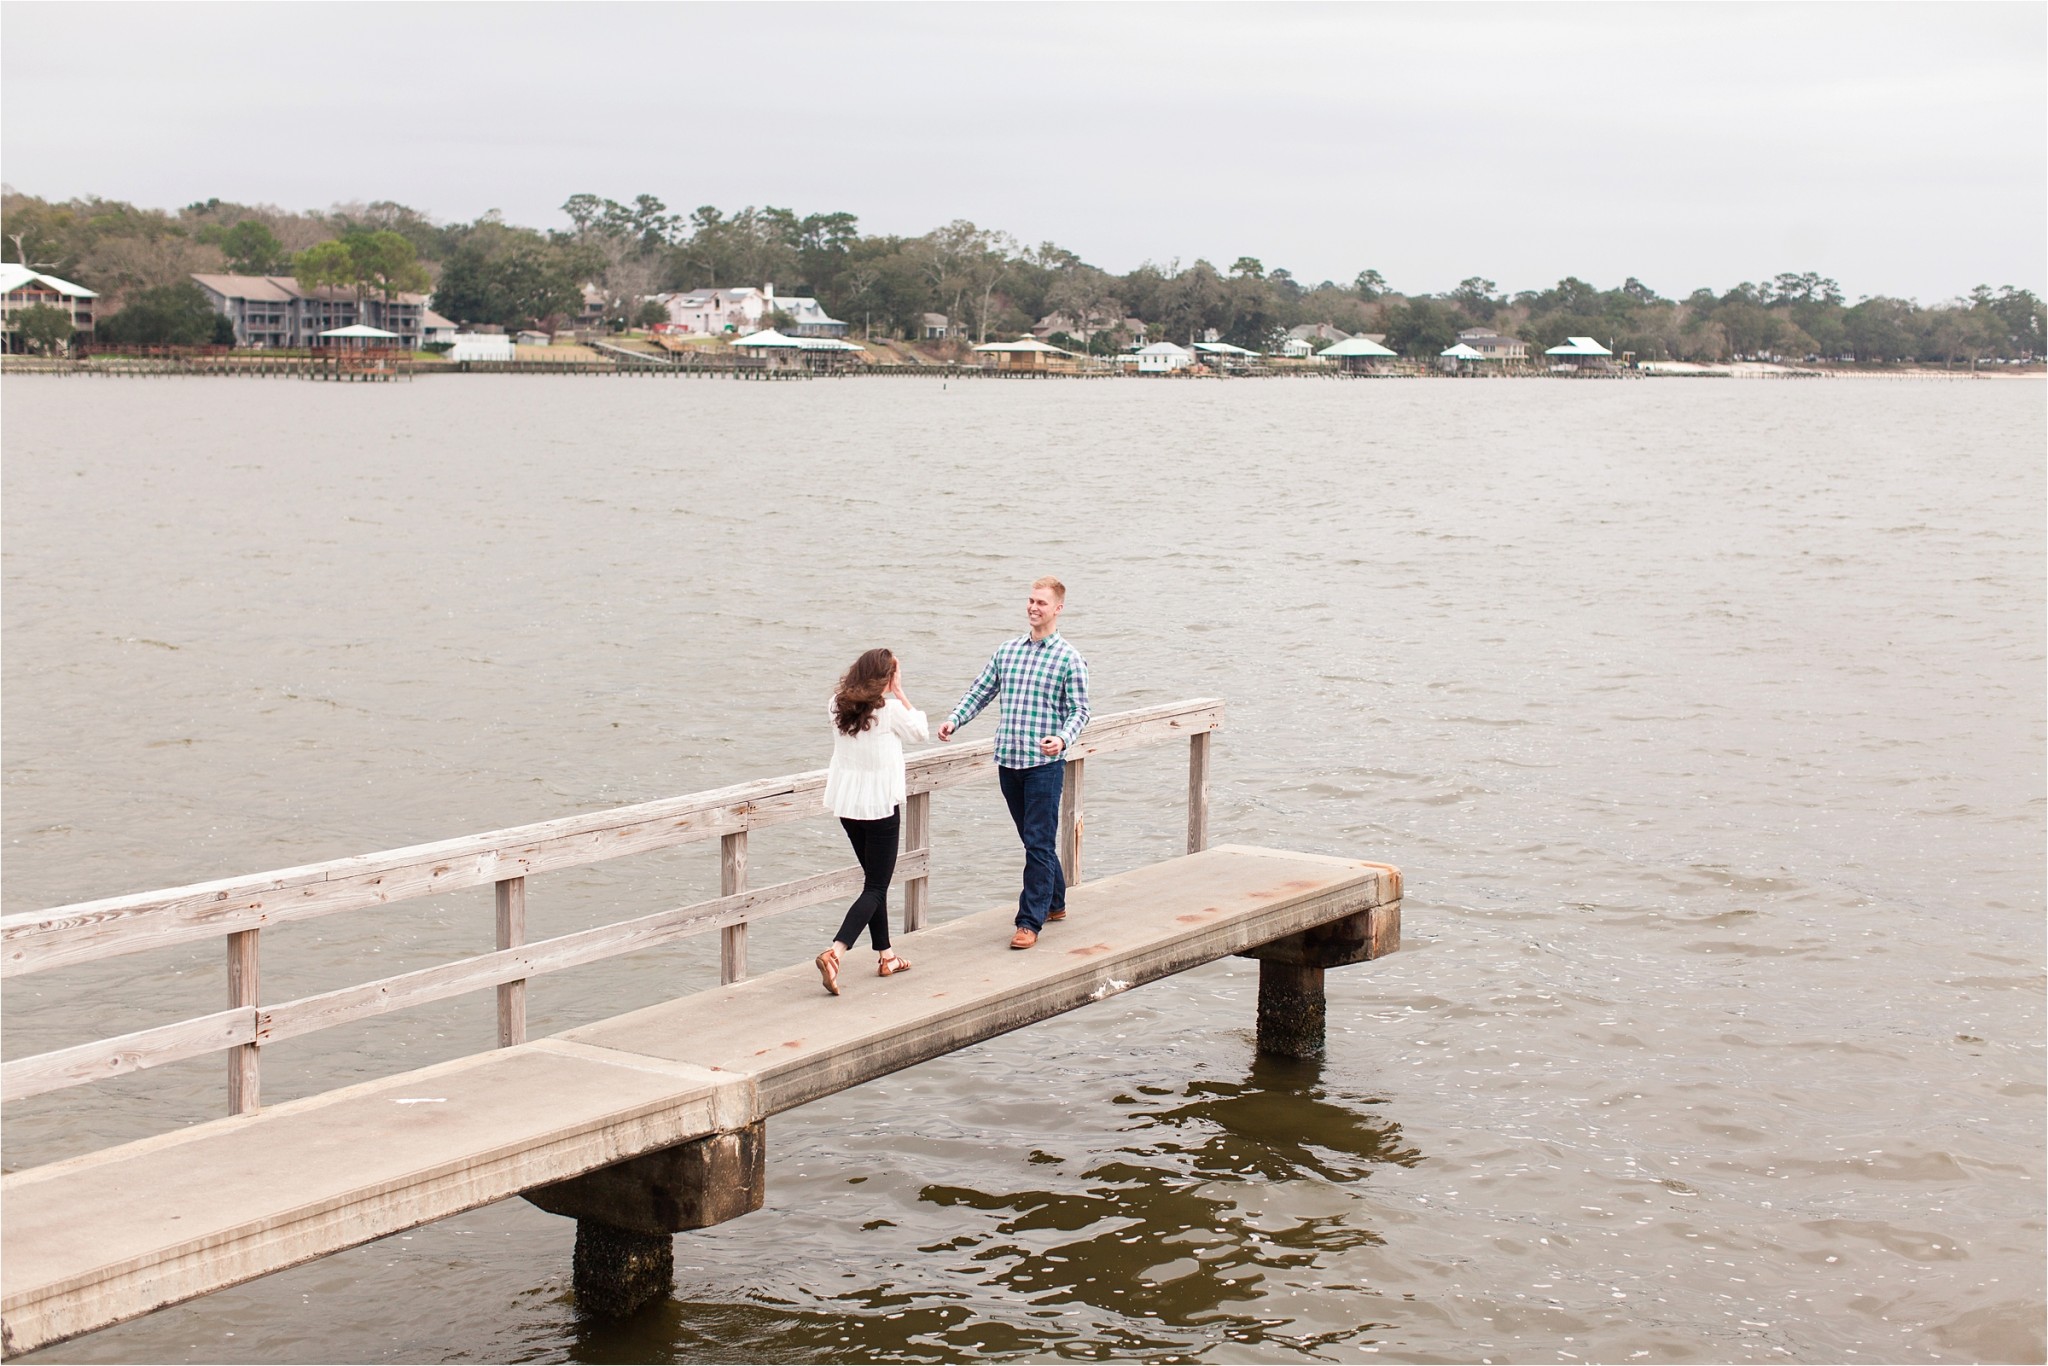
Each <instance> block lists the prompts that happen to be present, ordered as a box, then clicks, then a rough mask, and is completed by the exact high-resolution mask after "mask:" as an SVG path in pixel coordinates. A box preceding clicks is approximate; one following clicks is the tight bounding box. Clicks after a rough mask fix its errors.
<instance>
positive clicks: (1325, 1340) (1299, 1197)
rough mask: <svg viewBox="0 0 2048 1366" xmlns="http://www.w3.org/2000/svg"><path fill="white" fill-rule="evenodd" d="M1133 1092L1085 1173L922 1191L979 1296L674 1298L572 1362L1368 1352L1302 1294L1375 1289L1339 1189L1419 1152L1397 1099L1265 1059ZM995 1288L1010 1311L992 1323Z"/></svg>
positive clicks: (588, 1335) (1364, 1228) (1319, 1069)
mask: <svg viewBox="0 0 2048 1366" xmlns="http://www.w3.org/2000/svg"><path fill="white" fill-rule="evenodd" d="M1137 1091H1138V1094H1135V1095H1133V1094H1123V1095H1118V1096H1116V1097H1115V1098H1114V1104H1115V1105H1116V1106H1117V1107H1119V1108H1120V1109H1121V1110H1122V1111H1123V1112H1124V1114H1125V1120H1124V1122H1123V1123H1121V1124H1120V1125H1118V1126H1117V1127H1118V1130H1119V1131H1120V1132H1122V1133H1123V1134H1125V1135H1126V1141H1124V1142H1123V1143H1121V1144H1119V1145H1118V1146H1117V1147H1116V1148H1115V1149H1114V1151H1113V1152H1111V1153H1109V1154H1105V1155H1103V1156H1101V1157H1098V1158H1097V1159H1095V1160H1093V1161H1090V1162H1088V1163H1086V1164H1085V1165H1084V1166H1082V1167H1081V1168H1080V1169H1079V1170H1075V1171H1073V1172H1071V1173H1069V1172H1068V1168H1070V1167H1072V1166H1074V1165H1075V1164H1074V1163H1072V1162H1070V1161H1069V1160H1068V1159H1067V1158H1064V1157H1061V1156H1057V1155H1054V1154H1052V1153H1048V1152H1046V1151H1044V1150H1042V1149H1036V1148H1034V1149H1032V1150H1031V1151H1029V1153H1028V1154H1026V1155H1025V1157H1024V1159H1023V1161H1022V1162H1021V1163H1018V1164H1015V1165H1013V1166H1011V1167H1010V1168H1009V1169H1010V1170H1011V1171H1013V1172H1016V1173H1017V1174H1019V1175H1028V1176H1034V1177H1037V1178H1039V1180H1038V1184H1036V1185H1033V1186H1029V1187H1025V1188H1010V1189H1004V1190H1000V1191H995V1190H982V1189H975V1188H971V1187H964V1186H956V1185H942V1184H927V1185H924V1186H922V1187H920V1188H919V1189H918V1190H917V1192H916V1198H917V1200H918V1202H919V1203H920V1204H921V1205H922V1206H924V1207H925V1208H926V1209H927V1210H929V1211H933V1212H935V1213H936V1214H937V1217H938V1221H939V1222H940V1223H942V1224H943V1225H944V1226H945V1227H947V1228H950V1229H953V1230H956V1231H955V1232H953V1233H952V1234H951V1236H949V1237H947V1238H945V1239H943V1240H941V1241H936V1242H931V1243H926V1244H922V1245H920V1246H918V1247H917V1249H916V1251H917V1253H919V1254H920V1255H922V1256H925V1257H930V1258H935V1259H939V1261H940V1262H941V1263H942V1264H943V1265H944V1267H945V1268H946V1270H947V1273H948V1274H953V1275H958V1276H960V1277H962V1278H963V1279H965V1280H967V1281H968V1282H970V1283H971V1284H972V1285H973V1286H974V1287H975V1289H976V1290H977V1291H978V1292H980V1294H979V1295H977V1297H976V1298H977V1303H975V1304H967V1303H958V1302H956V1303H951V1304H947V1303H936V1304H935V1303H932V1302H931V1301H932V1300H933V1299H935V1298H939V1299H943V1298H945V1297H944V1296H934V1295H932V1294H930V1293H924V1294H920V1293H917V1292H916V1291H915V1290H911V1291H905V1290H904V1289H901V1288H899V1287H897V1286H895V1285H892V1284H890V1283H887V1282H884V1283H882V1284H878V1285H859V1286H856V1287H852V1288H847V1289H844V1290H837V1291H834V1292H833V1293H831V1294H829V1295H821V1296H819V1297H818V1298H815V1299H797V1298H790V1297H787V1296H783V1295H778V1294H775V1293H773V1292H772V1291H767V1290H763V1291H759V1292H756V1293H754V1294H752V1295H750V1296H749V1297H748V1299H747V1302H746V1303H744V1304H733V1303H728V1302H721V1301H717V1300H700V1299H692V1298H687V1297H684V1298H672V1299H669V1300H666V1301H664V1302H662V1303H659V1304H655V1305H650V1306H648V1307H647V1308H646V1309H644V1310H642V1311H641V1312H640V1313H639V1314H637V1315H635V1316H633V1317H631V1318H629V1319H625V1320H617V1321H613V1320H603V1319H595V1318H583V1317H581V1316H579V1317H578V1319H577V1324H576V1338H575V1348H574V1351H573V1353H572V1355H573V1358H574V1359H575V1360H578V1361H587V1362H612V1361H621V1362H623V1361H669V1360H689V1361H719V1360H733V1359H740V1360H767V1361H817V1360H839V1359H856V1360H902V1361H957V1360H962V1359H966V1358H975V1357H1025V1358H1032V1357H1050V1356H1057V1357H1062V1358H1081V1359H1098V1358H1107V1357H1126V1358H1127V1357H1144V1358H1148V1359H1155V1360H1161V1361H1180V1360H1190V1359H1193V1358H1194V1357H1196V1356H1199V1355H1201V1354H1203V1353H1204V1352H1206V1351H1207V1350H1209V1349H1211V1348H1213V1347H1216V1346H1218V1345H1235V1346H1238V1347H1244V1348H1250V1347H1256V1346H1261V1345H1266V1344H1271V1345H1274V1346H1279V1347H1284V1348H1286V1349H1288V1350H1289V1351H1290V1352H1299V1353H1306V1354H1313V1353H1315V1352H1316V1351H1318V1350H1319V1349H1321V1348H1324V1347H1328V1346H1332V1345H1335V1344H1338V1343H1352V1344H1356V1343H1359V1342H1367V1341H1370V1340H1371V1335H1372V1333H1373V1331H1374V1330H1375V1329H1376V1328H1377V1327H1379V1325H1376V1324H1374V1323H1371V1322H1363V1323H1347V1324H1346V1326H1345V1327H1343V1328H1341V1329H1334V1330H1329V1331H1306V1330H1304V1328H1303V1325H1301V1324H1299V1323H1297V1322H1296V1321H1295V1319H1294V1318H1293V1317H1292V1316H1291V1315H1290V1314H1289V1312H1288V1311H1289V1310H1290V1309H1291V1308H1294V1307H1296V1306H1290V1305H1289V1303H1288V1301H1289V1299H1290V1298H1298V1297H1300V1296H1302V1295H1326V1296H1331V1297H1336V1296H1341V1295H1344V1294H1346V1293H1347V1292H1356V1291H1358V1290H1360V1289H1361V1288H1362V1287H1360V1286H1358V1285H1355V1284H1350V1283H1347V1282H1346V1281H1345V1280H1344V1278H1343V1275H1342V1274H1341V1273H1340V1272H1338V1271H1337V1270H1336V1269H1335V1268H1336V1259H1337V1257H1338V1255H1339V1254H1343V1253H1346V1252H1349V1251H1352V1250H1354V1249H1357V1248H1362V1247H1371V1246H1377V1245H1378V1244H1380V1243H1381V1241H1382V1239H1381V1237H1380V1235H1379V1234H1378V1233H1376V1232H1375V1231H1373V1229H1372V1228H1371V1227H1370V1226H1369V1225H1367V1224H1366V1223H1365V1222H1364V1221H1363V1220H1361V1219H1360V1218H1359V1217H1358V1206H1359V1197H1360V1192H1359V1191H1358V1190H1356V1189H1352V1190H1349V1191H1346V1192H1344V1193H1342V1194H1333V1192H1332V1183H1334V1184H1335V1185H1338V1186H1353V1187H1355V1185H1356V1183H1361V1182H1365V1181H1368V1180H1369V1179H1370V1178H1371V1176H1372V1175H1373V1172H1374V1170H1375V1169H1376V1168H1378V1167H1381V1166H1384V1165H1389V1164H1391V1165H1396V1166H1403V1167H1406V1166H1413V1165H1415V1164H1417V1163H1419V1162H1420V1161H1422V1157H1423V1155H1422V1154H1421V1153H1420V1152H1419V1151H1417V1150H1416V1149H1415V1148H1414V1147H1412V1146H1410V1145H1408V1144H1407V1143H1406V1142H1405V1141H1404V1139H1403V1137H1402V1134H1401V1126H1400V1125H1399V1124H1398V1123H1397V1122H1395V1121H1393V1120H1391V1119H1389V1118H1387V1117H1386V1116H1385V1114H1384V1113H1383V1112H1382V1107H1383V1104H1384V1102H1382V1101H1379V1100H1376V1099H1366V1098H1358V1097H1350V1096H1344V1095H1340V1094H1335V1093H1333V1092H1332V1091H1330V1090H1329V1089H1328V1088H1326V1087H1325V1086H1324V1084H1323V1064H1322V1063H1321V1062H1320V1061H1314V1060H1309V1061H1303V1060H1296V1059H1272V1058H1264V1057H1260V1058H1257V1059H1256V1060H1255V1061H1254V1062H1253V1064H1252V1067H1251V1070H1250V1072H1249V1074H1248V1075H1246V1076H1245V1077H1244V1079H1243V1080H1241V1081H1222V1080H1208V1079H1204V1080H1196V1081H1191V1082H1189V1083H1187V1084H1186V1085H1185V1086H1184V1087H1182V1088H1180V1089H1178V1090H1174V1089H1170V1088H1167V1087H1162V1086H1151V1085H1147V1086H1143V1087H1139V1088H1137ZM1063 1178H1064V1179H1063ZM865 1179H866V1178H856V1180H858V1181H863V1182H864V1181H865ZM894 1226H895V1225H894V1224H893V1222H892V1221H890V1220H887V1219H875V1220H873V1221H870V1222H869V1223H868V1224H867V1225H865V1226H864V1228H865V1229H866V1230H868V1231H872V1230H874V1229H880V1228H886V1227H894ZM689 1237H690V1235H684V1238H685V1240H686V1241H687V1239H688V1238H689ZM678 1255H679V1257H680V1256H682V1255H683V1249H682V1248H680V1247H679V1251H678ZM854 1279H856V1280H858V1279H860V1277H858V1276H855V1277H854ZM967 1294H968V1292H966V1291H965V1290H960V1291H955V1292H953V1296H954V1298H955V1299H956V1300H964V1299H966V1298H967ZM982 1295H986V1296H992V1297H994V1298H995V1299H996V1300H999V1301H1000V1302H1001V1303H1002V1304H1003V1305H1005V1306H1006V1308H1007V1312H1005V1313H1003V1314H1002V1315H1001V1316H992V1315H991V1314H990V1313H989V1312H988V1301H987V1300H985V1299H982V1298H981V1296H982Z"/></svg>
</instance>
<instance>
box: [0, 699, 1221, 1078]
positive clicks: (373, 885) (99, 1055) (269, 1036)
mask: <svg viewBox="0 0 2048 1366" xmlns="http://www.w3.org/2000/svg"><path fill="white" fill-rule="evenodd" d="M1222 723H1223V703H1222V702H1221V701H1220V700H1217V699H1214V698H1201V699H1196V700H1193V701H1186V702H1174V703H1168V704H1165V705H1162V706H1156V707H1147V708H1142V709H1139V710H1135V711H1126V712H1117V713H1114V714H1111V715H1108V716H1101V717H1097V718H1095V719H1094V720H1093V721H1091V722H1090V723H1089V725H1088V726H1087V728H1086V729H1084V730H1083V731H1082V732H1081V734H1080V736H1079V737H1078V738H1077V740H1076V741H1075V743H1074V745H1073V746H1072V748H1071V749H1070V750H1069V751H1068V754H1067V757H1066V760H1065V762H1066V788H1065V796H1064V798H1063V801H1062V804H1061V812H1060V837H1059V838H1060V859H1061V862H1062V864H1063V865H1065V868H1066V873H1067V877H1068V880H1069V881H1071V882H1079V881H1080V877H1081V845H1082V832H1083V828H1084V820H1083V817H1082V779H1083V772H1084V765H1085V764H1086V761H1087V760H1088V759H1090V758H1093V757H1095V756H1097V755H1102V754H1109V753H1114V752H1116V751H1118V750H1124V749H1132V748H1137V747H1140V746H1144V745H1152V744H1158V743H1161V742H1163V741H1167V740H1171V739H1176V738H1185V739H1187V740H1188V742H1189V760H1188V811H1187V818H1188V819H1187V848H1188V851H1189V852H1191V853H1192V852H1195V851H1198V850H1200V849H1202V848H1204V847H1206V845H1207V842H1208V739H1209V735H1210V733H1211V732H1213V731H1215V730H1217V729H1218V728H1220V727H1221V725H1222ZM994 766H995V751H994V743H993V741H986V740H984V741H981V742H979V743H976V744H970V745H952V746H947V747H945V748H941V749H930V750H925V751H922V752H920V753H917V754H913V755H911V756H909V758H908V760H907V762H906V765H905V767H906V778H907V787H908V798H907V801H906V802H905V809H904V812H903V818H904V819H903V829H904V852H903V855H902V857H901V858H900V859H899V862H898V865H897V873H896V880H898V881H900V882H901V883H902V884H903V888H904V892H903V905H904V928H905V930H906V931H914V930H917V929H919V928H921V927H922V925H923V923H924V916H925V911H926V908H927V904H928V899H929V892H928V889H929V877H930V869H931V856H930V851H929V843H930V830H931V818H930V802H931V794H932V793H933V792H935V791H937V790H939V789H941V788H946V787H953V786H957V785H959V784H961V783H965V782H969V781H971V780H973V779H974V778H976V777H979V776H982V775H984V774H986V773H987V772H988V770H990V769H991V768H993V767H994ZM824 783H825V774H824V772H823V770H816V771H812V772H808V773H798V774H793V775H790V776H787V777H780V778H767V779H761V780H757V781H754V782H747V783H739V784H735V785H733V786H730V787H723V788H716V789H712V790H710V791H705V792H696V793H690V794H687V795H684V796H679V797H670V798H664V799H662V800H659V801H653V802H643V803H640V804H638V805H634V806H623V807H615V808H613V809H610V810H607V811H599V812H591V813H586V814H583V815H577V816H567V817H561V818H559V819H556V820H550V821H541V822H537V823H535V824H531V825H522V826H514V827H511V828H509V829H505V830H495V831H489V832H486V833H483V834H476V835H465V836H461V837H458V838H455V839H450V840H441V841H437V842H435V843H431V844H419V845H411V846H408V847H406V848H401V849H391V850H385V851H383V852H381V853H374V854H362V855H357V856H354V857H349V858H340V859H332V860H328V861H326V862H323V863H313V864H304V865H300V866H298V867H294V868H284V869H277V870H274V871H271V872H267V873H255V874H250V875H247V876H243V877H234V878H223V879H219V880H215V881H210V882H202V883H194V884H191V885H188V886H183V887H171V888H165V889H161V890H158V891H152V892H141V893H134V894H131V895H126V896H117V897H108V898H104V899H101V900H96V901H85V902H78V903H74V904H72V905H67V906H58V907H54V908H52V909H49V910H45V911H31V912H25V913H21V914H17V915H11V916H7V917H5V918H4V919H0V975H4V976H8V977H13V976H19V975H25V974H29V973H36V972H45V971H49V970H52V969H55V968H62V967H72V966H78V965H81V964H86V963H92V962H97V961H101V960H104V959H108V958H114V957H119V956H122V955H125V954H130V953H140V952H144V951H147V950H151V949H161V948H170V947H176V946H178V945H182V944H188V943H192V942H195V941H199V940H205V939H217V938H225V939H226V940H227V941H228V994H229V1008H228V1009H226V1010H223V1011H217V1012H214V1013H212V1014H208V1015H203V1016H199V1017H196V1018H192V1019H186V1020H179V1021H175V1022H173V1023H170V1024H165V1025H160V1026H156V1027H154V1028H150V1029H144V1030H139V1031H136V1032H133V1033H129V1034H124V1035H120V1036H118V1037H115V1038H108V1039H102V1040H98V1041H95V1042H92V1043H87V1044H80V1045H77V1046H75V1047H70V1048H63V1049H58V1050H55V1051H52V1052H48V1053H42V1054H38V1055H36V1056H33V1057H28V1058H21V1059H17V1060H15V1061H13V1062H9V1063H7V1064H5V1065H4V1067H0V1100H9V1101H11V1100H16V1099H20V1098H23V1097H27V1096H33V1095H39V1094H42V1093H44V1092H48V1091H54V1090H60V1089H63V1088H65V1087H70V1086H80V1085H85V1084H87V1083H90V1082H95V1081H101V1080H104V1079H106V1078H108V1077H115V1076H120V1075H122V1074H124V1073H128V1072H134V1071H139V1070H141V1069H144V1068H149V1067H156V1066H160V1065H162V1064H164V1063H168V1062H175V1061H180V1060H183V1059H188V1058H193V1057H199V1056H203V1055H205V1054H207V1053H213V1052H219V1051H221V1050H224V1049H225V1050H231V1057H230V1067H229V1081H228V1093H229V1108H230V1110H231V1111H232V1112H233V1113H238V1114H239V1113H246V1112H248V1111H251V1110H254V1109H256V1108H257V1106H258V1100H257V1097H258V1058H259V1052H260V1050H261V1048H262V1047H263V1045H265V1044H268V1043H276V1042H278V1041H280V1040H283V1039H288V1038H294V1037H297V1036H300V1035H303V1034H309V1033H313V1032H315V1031H318V1030H322V1029H329V1028H333V1027H335V1026H337V1025H342V1024H347V1023H349V1022H351V1021H355V1020H361V1019H365V1018H368V1017H370V1016H373V1015H380V1014H383V1013H385V1012H387V1011H392V1010H399V1009H403V1008H406V1007H409V1006H415V1005H421V1004H425V1003H427V1002H430V1001H436V1000H442V999H445V998H447V997H450V996H457V995H462V994H465V993H467V992H471V991H478V990H482V989H485V988H488V987H495V988H496V989H497V992H498V1042H499V1045H500V1046H509V1045H511V1044H516V1043H522V1042H524V1041H525V1036H526V1010H525V984H526V982H527V980H528V979H529V978H532V977H538V976H542V975H545V974H547V973H550V972H559V971H562V970H564V969H566V968H571V967H578V966H581V965H584V964H587V963H592V962H597V961H600V960H602V959H606V958H611V957H616V956H619V955H621V954H626V953H632V952H637V951H640V950H643V949H649V948H655V947H658V946H661V945H665V944H670V943H673V942H675V941H677V940H680V939H683V938H685V937H688V936H691V935H696V934H703V933H707V932H709V931H711V930H714V929H716V930H718V931H720V933H721V935H722V936H723V938H722V942H721V954H720V959H721V978H722V980H724V981H727V982H732V981H738V980H740V979H741V978H743V977H745V976H746V928H747V925H748V923H749V922H750V921H752V920H758V919H764V918H766V917H768V916H772V915H778V914H781V913H783V912H785V911H790V910H796V909H799V908H801V907H804V906H810V905H814V904H816V903H818V902H820V901H826V900H830V899H832V898H834V897H838V896H842V895H846V894H848V893H850V892H852V891H854V890H856V889H858V887H859V886H860V883H861V871H860V869H859V868H858V867H857V866H849V867H844V868H837V869H833V870H831V871H829V872H825V873H818V874H814V875H812V876H809V877H804V878H798V879H795V880H793V881H789V882H783V883H778V884H775V885H772V886H769V887H763V888H760V889H758V890H753V891H750V890H748V887H747V832H748V831H750V830H755V829H761V828H763V827H767V826H774V825H780V824H784V823H787V822H791V821H798V820H808V819H815V818H821V817H823V816H824V815H825V814H826V813H825V811H824V809H823V806H822V804H821V797H822V793H823V788H824ZM713 838H716V839H718V840H719V843H720V848H719V853H720V860H719V864H720V889H719V890H720V894H719V896H718V897H716V898H714V899H712V900H709V901H703V902H698V903H696V904H694V905H689V906H682V907H676V908H672V909H668V910H663V911H658V912H655V913H653V914H650V915H645V916H641V917H638V918H636V919H630V920H625V921H621V922H617V923H614V924H608V925H601V926H598V927H596V928H593V929H588V930H581V931H577V932H575V933H572V934H566V935H561V936H557V937H555V938H552V939H546V940H540V941H537V942H533V943H528V942H526V938H525V907H526V879H527V878H528V877H531V876H534V875H536V874H540V873H548V872H556V871H560V870H562V869H567V868H575V867H580V866H584V865H588V864H593V863H601V862H604V861H607V860H610V859H614V858H622V857H626V856H628V855H632V854H642V853H651V852H654V851H657V850H662V849H669V848H673V847H676V846H678V845H683V844H689V843H694V842H699V841H705V840H710V839H713ZM485 883H491V884H493V885H494V886H495V888H496V907H497V948H496V951H494V952H492V953H486V954H479V955H476V956H473V957H469V958H463V959H458V960H456V961H453V962H449V963H443V964H439V965H436V966H434V967H430V968H424V969H420V970H418V971H414V972H407V973H401V974H399V975H397V976H393V977H385V978H381V979H379V980H376V981H372V982H365V983H362V984H359V985H356V986H350V987H344V988H341V989H339V990H335V991H328V992H323V993H320V994H318V995H313V996H306V997H301V998H298V999H296V1000H291V1001H284V1002H278V1003H274V1004H270V1005H267V1006H266V1005H263V1004H262V1003H261V1002H260V1000H259V993H258V979H259V972H258V958H257V946H258V937H259V934H260V932H261V931H262V930H263V929H265V928H268V927H270V926H273V925H279V924H285V923H288V922H291V921H297V920H304V919H310V918H313V917H317V916H323V915H333V914H337V913H340V912H343V911H349V910H359V909H363V908H366V907H371V906H381V905H387V904H390V903H392V902H397V901H405V900H411V899H415V898H420V897H429V896H438V895H441V894H443V893H446V892H451V891H456V890H460V889H462V888H467V887H479V886H482V885H484V884H485Z"/></svg>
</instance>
